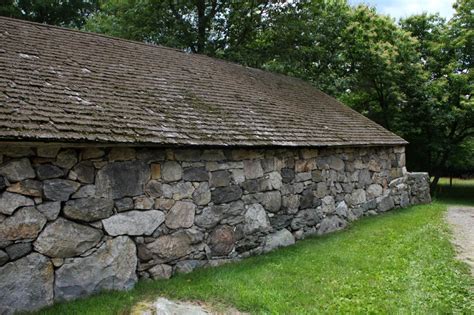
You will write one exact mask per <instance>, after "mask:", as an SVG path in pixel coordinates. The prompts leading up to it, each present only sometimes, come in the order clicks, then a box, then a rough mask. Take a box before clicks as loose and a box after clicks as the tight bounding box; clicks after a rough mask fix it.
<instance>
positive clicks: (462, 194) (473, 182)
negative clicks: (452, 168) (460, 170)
mask: <svg viewBox="0 0 474 315" xmlns="http://www.w3.org/2000/svg"><path fill="white" fill-rule="evenodd" d="M435 199H436V200H439V201H441V202H444V203H449V204H458V205H459V204H462V205H470V206H474V179H460V178H453V186H450V184H449V178H441V179H440V180H439V184H438V187H436V191H435Z"/></svg>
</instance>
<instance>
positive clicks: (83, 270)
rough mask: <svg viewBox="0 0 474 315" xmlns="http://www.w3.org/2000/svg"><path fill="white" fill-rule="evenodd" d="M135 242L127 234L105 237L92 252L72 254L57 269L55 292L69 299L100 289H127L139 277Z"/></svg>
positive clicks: (56, 294)
mask: <svg viewBox="0 0 474 315" xmlns="http://www.w3.org/2000/svg"><path fill="white" fill-rule="evenodd" d="M136 267H137V257H136V248H135V243H134V242H133V241H132V240H131V239H130V238H129V237H127V236H118V237H116V238H113V239H111V240H108V241H106V242H105V243H104V244H103V245H102V246H100V247H99V249H97V251H95V252H94V253H93V254H91V255H89V256H87V257H84V258H82V257H81V258H73V259H71V260H69V261H68V260H66V261H65V263H64V264H63V265H62V266H61V267H60V268H59V269H57V270H56V279H55V282H54V294H55V299H57V300H69V299H74V298H77V297H80V296H84V295H88V294H92V293H97V292H99V291H101V290H128V289H131V288H132V287H133V285H134V284H135V282H136V281H137V275H136V273H135V270H136Z"/></svg>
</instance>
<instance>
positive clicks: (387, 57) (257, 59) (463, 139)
mask: <svg viewBox="0 0 474 315" xmlns="http://www.w3.org/2000/svg"><path fill="white" fill-rule="evenodd" d="M454 8H455V10H456V13H455V15H454V16H453V17H452V18H451V19H450V20H449V21H446V20H445V19H443V18H441V17H440V16H439V15H430V14H421V15H415V16H411V17H408V18H406V19H402V20H400V21H399V22H396V21H395V20H394V19H392V18H390V17H388V16H384V15H380V14H378V13H377V12H376V10H375V9H374V8H370V7H367V6H363V5H361V6H356V7H351V6H350V5H349V4H348V3H347V1H345V0H314V1H310V0H295V1H292V2H290V3H287V2H285V1H270V0H239V1H233V0H108V1H100V0H86V1H84V0H83V1H80V0H3V2H2V3H1V4H0V15H6V16H11V17H17V18H23V19H28V20H32V21H36V22H42V23H48V24H55V25H61V26H67V27H75V28H82V29H85V30H87V31H92V32H99V33H105V34H109V35H113V36H118V37H122V38H127V39H133V40H139V41H145V42H148V43H154V44H160V45H164V46H171V47H176V48H179V49H183V50H186V51H189V52H192V53H200V54H206V55H209V56H213V57H217V58H222V59H227V60H230V61H234V62H238V63H240V64H243V65H248V66H252V67H257V68H262V69H267V70H270V71H274V72H279V73H284V74H287V75H291V76H295V77H299V78H301V79H303V80H306V81H309V82H311V83H312V84H313V85H315V86H316V87H318V88H319V89H321V90H323V91H324V92H326V93H328V94H330V95H333V96H335V97H336V98H338V99H340V100H341V101H342V102H344V103H345V104H347V105H349V106H351V107H353V108H354V109H356V110H358V111H359V112H361V113H362V114H364V115H366V116H368V117H369V118H371V119H373V120H374V121H376V122H378V123H379V124H381V125H383V126H384V127H385V128H387V129H389V130H391V131H393V132H394V133H397V134H398V135H400V136H402V137H404V138H405V139H406V140H408V141H409V142H410V145H409V146H408V148H407V150H408V152H407V157H408V160H407V166H408V168H410V169H412V170H420V171H428V172H430V174H431V175H433V176H434V180H433V186H434V185H436V183H437V181H438V179H439V177H440V176H446V175H450V174H455V175H460V174H466V173H471V174H472V173H473V171H474V101H473V99H472V92H473V88H474V84H473V71H472V70H473V68H472V67H473V52H474V44H473V38H474V15H473V12H474V1H472V0H457V1H456V2H455V3H454Z"/></svg>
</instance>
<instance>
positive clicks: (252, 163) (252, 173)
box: [244, 160, 263, 179]
mask: <svg viewBox="0 0 474 315" xmlns="http://www.w3.org/2000/svg"><path fill="white" fill-rule="evenodd" d="M244 175H245V178H246V179H254V178H259V177H262V176H263V169H262V164H261V163H260V160H244Z"/></svg>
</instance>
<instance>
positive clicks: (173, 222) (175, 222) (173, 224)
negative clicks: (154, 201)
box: [165, 201, 196, 229]
mask: <svg viewBox="0 0 474 315" xmlns="http://www.w3.org/2000/svg"><path fill="white" fill-rule="evenodd" d="M195 212H196V205H194V204H193V203H192V202H187V201H176V203H175V204H174V205H173V207H171V209H170V211H169V212H168V214H167V215H166V221H165V224H166V226H167V227H169V228H170V229H179V228H190V227H191V226H192V225H193V224H194V214H195Z"/></svg>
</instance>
